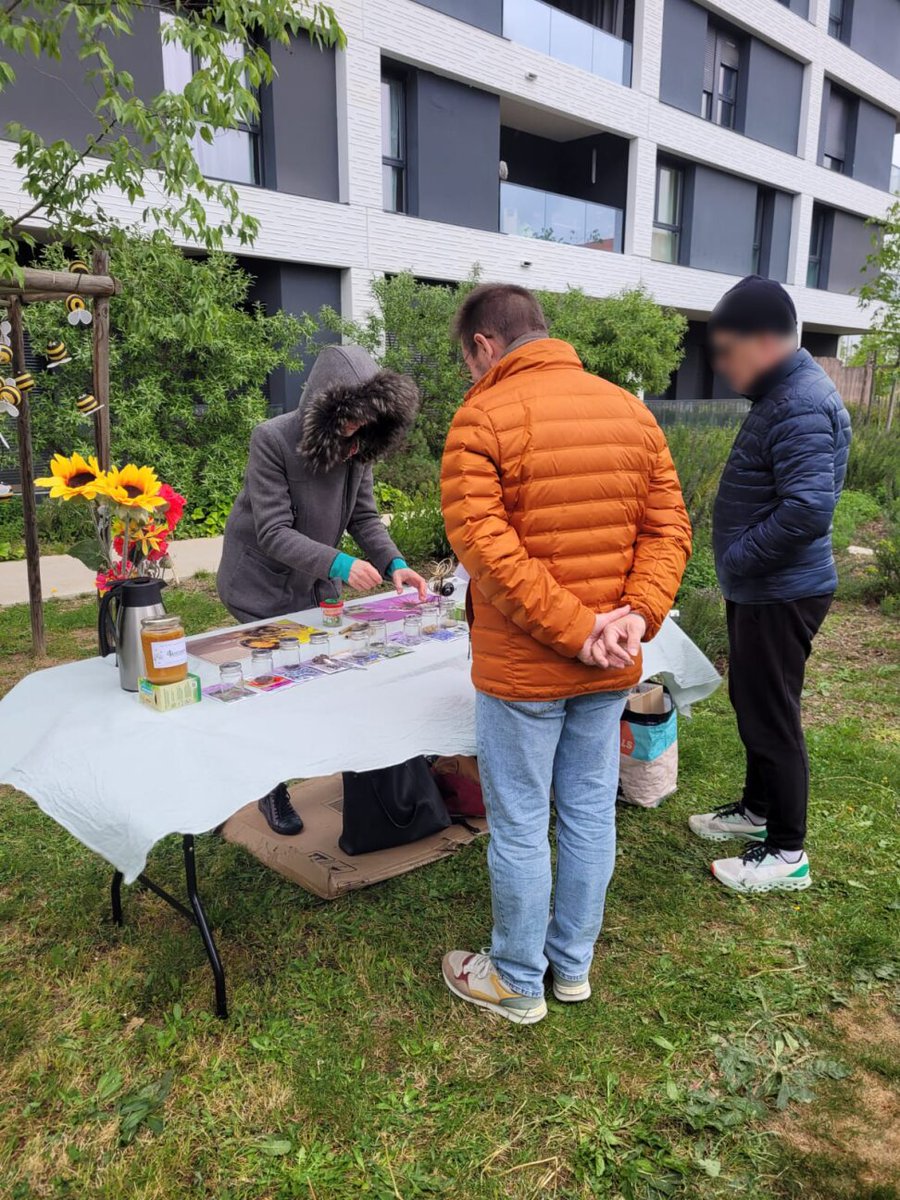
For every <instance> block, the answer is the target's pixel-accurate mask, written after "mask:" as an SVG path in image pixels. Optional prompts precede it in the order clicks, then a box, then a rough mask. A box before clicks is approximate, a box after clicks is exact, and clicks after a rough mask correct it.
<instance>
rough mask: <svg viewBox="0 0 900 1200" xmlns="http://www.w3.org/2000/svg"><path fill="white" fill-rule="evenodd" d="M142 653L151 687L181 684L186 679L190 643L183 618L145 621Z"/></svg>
mask: <svg viewBox="0 0 900 1200" xmlns="http://www.w3.org/2000/svg"><path fill="white" fill-rule="evenodd" d="M141 649H142V650H143V653H144V673H145V677H146V678H147V679H149V680H150V682H151V683H180V682H181V680H182V679H186V678H187V673H188V654H187V642H186V640H185V636H184V625H182V623H181V617H169V616H166V617H144V619H143V620H142V621H141Z"/></svg>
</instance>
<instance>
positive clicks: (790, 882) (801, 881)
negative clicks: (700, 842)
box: [712, 842, 812, 892]
mask: <svg viewBox="0 0 900 1200" xmlns="http://www.w3.org/2000/svg"><path fill="white" fill-rule="evenodd" d="M712 873H713V875H714V876H715V877H716V879H718V881H719V883H723V884H724V885H725V887H727V888H731V889H732V891H735V892H775V891H779V892H802V891H803V890H804V889H806V888H808V887H809V886H810V884H811V883H812V879H811V877H810V874H809V859H808V858H807V857H806V852H805V851H803V850H801V852H800V856H799V858H797V859H796V860H795V861H794V862H788V861H787V860H786V859H785V858H782V856H781V854H780V853H779V852H778V851H777V850H776V849H774V847H772V846H770V845H768V844H767V843H766V842H762V843H761V844H760V845H758V846H748V847H747V849H746V850H745V851H744V853H743V854H742V855H741V856H740V858H719V859H717V860H716V861H715V862H714V863H713V864H712Z"/></svg>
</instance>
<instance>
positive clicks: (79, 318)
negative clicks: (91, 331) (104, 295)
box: [66, 292, 94, 325]
mask: <svg viewBox="0 0 900 1200" xmlns="http://www.w3.org/2000/svg"><path fill="white" fill-rule="evenodd" d="M66 312H67V313H68V314H69V315H68V317H67V318H66V320H67V321H68V322H69V324H70V325H90V323H91V321H93V319H94V318H93V317H92V316H91V310H90V309H89V308H88V306H87V304H86V303H85V299H84V296H77V295H76V294H75V293H74V292H73V293H72V295H71V296H66Z"/></svg>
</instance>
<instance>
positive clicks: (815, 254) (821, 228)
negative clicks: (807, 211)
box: [806, 205, 828, 288]
mask: <svg viewBox="0 0 900 1200" xmlns="http://www.w3.org/2000/svg"><path fill="white" fill-rule="evenodd" d="M827 224H828V213H827V212H826V210H825V209H824V208H820V207H819V206H818V205H816V206H815V207H814V208H813V218H812V230H811V232H810V237H809V263H808V265H807V268H806V286H807V287H811V288H824V287H826V286H827V282H826V279H825V266H824V264H825V237H826V229H827Z"/></svg>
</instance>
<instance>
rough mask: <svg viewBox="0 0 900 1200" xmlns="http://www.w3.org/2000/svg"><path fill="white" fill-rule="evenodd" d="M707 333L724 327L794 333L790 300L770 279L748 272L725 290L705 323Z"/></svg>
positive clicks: (794, 324)
mask: <svg viewBox="0 0 900 1200" xmlns="http://www.w3.org/2000/svg"><path fill="white" fill-rule="evenodd" d="M706 329H707V333H712V332H713V330H716V329H723V330H725V329H727V330H730V331H732V332H734V333H783V334H792V333H796V332H797V310H796V308H794V302H793V300H792V299H791V298H790V296H789V295H788V294H787V292H786V291H785V290H784V288H783V287H782V286H781V284H780V283H776V282H775V280H774V279H763V277H762V276H761V275H748V276H747V277H746V279H742V280H741V282H740V283H736V284H735V285H734V287H733V288H731V289H730V290H729V291H727V292H726V293H725V295H724V296H723V297H722V299H721V300H720V301H719V303H718V304H717V305H716V307H715V308H714V309H713V311H712V315H711V316H710V318H709V321H708V322H707V326H706Z"/></svg>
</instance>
